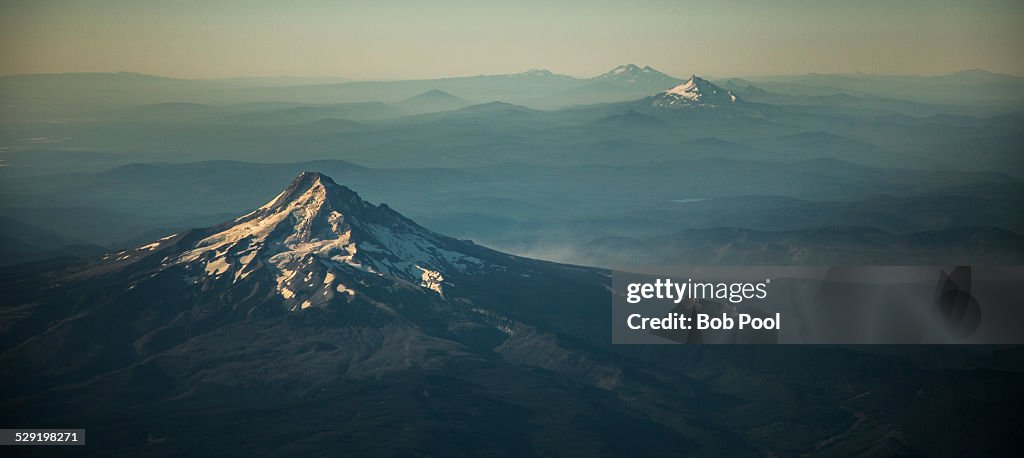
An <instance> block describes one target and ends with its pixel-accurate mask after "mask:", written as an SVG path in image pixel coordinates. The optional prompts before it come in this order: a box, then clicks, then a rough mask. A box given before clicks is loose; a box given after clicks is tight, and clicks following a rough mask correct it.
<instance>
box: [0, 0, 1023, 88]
mask: <svg viewBox="0 0 1024 458" xmlns="http://www.w3.org/2000/svg"><path fill="white" fill-rule="evenodd" d="M1022 55H1024V1H1020V0H1009V1H986V0H974V1H947V0H933V1H920V0H911V1H899V0H887V1H877V0H867V1H796V0H774V1H728V0H715V1H680V0H674V1H664V0H649V1H614V2H613V1H604V0H590V1H535V0H517V1H506V2H494V1H485V0H466V1H463V0H446V1H434V2H427V1H408V0H403V1H389V0H377V1H321V0H296V1H268V0H252V1H241V0H237V1H227V0H201V1H194V0H178V1H162V2H155V1H141V0H106V1H101V0H91V1H90V0H79V1H49V0H26V1H5V0H0V74H12V73H38V72H82V71H132V72H141V73H149V74H157V75H167V76H176V77H188V78H201V77H232V76H271V75H294V76H327V75H333V76H344V77H351V78H360V79H364V78H424V77H437V76H459V75H476V74H495V73H515V72H520V71H523V70H526V69H529V68H547V69H550V70H552V71H554V72H556V73H566V74H571V75H576V76H592V75H595V74H598V73H601V72H604V71H606V70H608V69H610V68H612V67H614V66H615V65H618V64H622V63H636V64H640V65H651V66H653V67H655V68H657V69H659V70H662V71H665V72H667V73H670V74H674V75H688V74H690V73H698V74H703V75H716V76H734V75H757V74H792V73H807V72H819V73H848V72H856V71H862V72H865V73H899V74H934V73H946V72H951V71H956V70H962V69H968V68H983V69H986V70H990V71H995V72H1001V73H1011V74H1016V75H1024V59H1022V58H1021V56H1022Z"/></svg>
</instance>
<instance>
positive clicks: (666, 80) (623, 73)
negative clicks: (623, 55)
mask: <svg viewBox="0 0 1024 458" xmlns="http://www.w3.org/2000/svg"><path fill="white" fill-rule="evenodd" d="M594 79H596V80H600V81H607V82H612V83H622V84H630V85H634V84H644V83H646V84H671V83H673V82H677V81H679V80H678V79H675V78H673V77H671V76H668V75H666V74H664V73H662V72H659V71H657V70H655V69H653V68H651V67H650V66H644V67H640V66H638V65H635V64H626V65H619V66H618V67H615V68H613V69H611V70H609V71H607V72H605V73H602V74H600V75H598V76H596V77H594Z"/></svg>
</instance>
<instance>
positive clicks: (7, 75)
mask: <svg viewBox="0 0 1024 458" xmlns="http://www.w3.org/2000/svg"><path fill="white" fill-rule="evenodd" d="M626 65H637V67H639V68H644V67H650V68H651V69H652V70H655V71H657V72H659V73H662V74H664V75H666V76H669V77H671V78H676V79H679V80H686V79H687V78H680V77H677V76H674V75H671V74H668V73H665V72H662V71H661V70H658V69H656V68H654V67H651V66H649V65H646V66H641V65H638V64H621V65H617V66H615V67H613V68H612V69H610V70H608V71H606V72H604V73H599V74H596V75H593V76H579V75H571V74H568V73H558V72H555V71H552V70H550V69H546V68H530V69H528V70H524V71H521V72H516V73H477V74H463V75H449V76H434V77H412V78H383V77H382V78H353V77H349V76H344V75H289V74H277V75H244V76H243V75H238V76H218V77H181V76H168V75H160V74H156V73H144V72H138V71H130V70H106V71H67V72H57V71H55V72H30V73H3V74H0V78H10V77H19V76H57V75H119V74H120V75H138V76H147V77H152V78H163V79H171V80H179V81H226V80H237V79H271V78H294V79H318V78H320V79H329V78H337V79H343V80H346V81H339V82H338V83H329V84H344V83H359V82H399V81H431V80H442V79H458V78H476V77H487V76H515V75H523V74H527V73H530V72H537V71H541V72H548V73H550V74H551V75H552V76H564V77H570V78H573V79H577V80H586V79H594V78H597V77H599V76H602V75H605V74H607V73H608V72H610V71H611V70H614V69H615V68H618V67H622V66H626ZM968 72H983V73H987V74H990V75H995V76H1008V77H1012V78H1024V75H1015V74H1012V73H1000V72H994V71H991V70H987V69H984V68H980V67H972V68H965V69H961V70H953V71H949V72H945V73H865V72H861V71H856V72H847V73H822V72H805V73H767V74H764V73H762V74H740V75H729V76H717V75H705V76H700V74H697V73H693V74H692V75H693V76H698V77H701V78H704V79H716V80H722V79H732V78H736V79H744V78H773V77H792V76H868V77H871V76H882V77H938V76H949V75H956V74H959V73H968Z"/></svg>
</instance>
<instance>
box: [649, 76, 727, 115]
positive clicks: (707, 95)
mask: <svg viewBox="0 0 1024 458" xmlns="http://www.w3.org/2000/svg"><path fill="white" fill-rule="evenodd" d="M738 101H739V99H738V98H737V97H736V95H735V94H733V93H732V91H727V90H725V89H722V88H720V87H718V86H716V85H714V84H712V83H711V82H710V81H708V80H706V79H703V78H700V77H698V76H696V75H693V76H691V77H690V79H688V80H686V82H684V83H682V84H680V85H677V86H675V87H672V88H670V89H668V90H666V91H663V92H661V93H658V94H656V95H655V96H654V97H653V100H652V103H651V105H652V106H654V107H661V108H692V107H720V106H729V105H733V104H735V103H737V102H738Z"/></svg>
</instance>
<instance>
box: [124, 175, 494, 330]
mask: <svg viewBox="0 0 1024 458" xmlns="http://www.w3.org/2000/svg"><path fill="white" fill-rule="evenodd" d="M467 245H472V244H471V243H470V242H463V241H459V240H455V239H451V238H448V237H444V236H441V235H439V234H436V233H434V232H432V231H430V230H428V229H426V228H423V227H422V226H419V225H417V224H416V223H414V222H412V221H411V220H409V219H406V218H405V217H403V216H402V215H400V214H398V213H397V212H395V211H393V210H391V209H390V208H388V207H387V206H385V205H379V206H375V205H372V204H370V203H368V202H366V201H364V200H363V199H361V198H360V197H359V195H358V194H356V193H355V192H354V191H352V190H351V189H349V188H347V187H345V186H341V185H339V184H337V183H335V182H334V181H333V180H331V179H330V178H329V177H327V176H324V175H322V174H319V173H315V172H303V173H301V174H299V175H298V177H296V178H295V180H294V181H292V183H291V184H290V185H289V186H288V187H287V188H286V189H285V190H284V191H283V192H281V193H280V194H278V195H277V197H275V198H274V199H272V200H271V201H270V202H267V203H266V204H265V205H263V206H261V207H260V208H258V209H256V210H255V211H253V212H251V213H249V214H247V215H244V216H242V217H239V218H237V219H235V220H233V221H230V222H228V223H225V224H222V225H220V226H217V227H213V228H209V229H201V230H196V231H192V232H189V233H187V234H185V235H182V236H178V237H175V238H169V239H164V240H160V241H157V242H154V243H153V244H150V245H146V246H145V247H142V248H140V249H138V250H136V251H137V252H143V253H145V252H159V254H161V255H163V256H164V257H163V261H162V263H161V269H172V268H183V269H185V270H186V271H188V272H189V273H188V274H187V275H186V276H185V279H186V281H189V282H192V283H199V282H206V283H211V282H212V283H230V284H238V283H243V282H246V281H259V280H253V279H272V280H273V288H274V290H275V291H276V293H277V294H279V295H280V296H281V299H282V300H284V301H285V303H286V305H288V306H289V308H290V309H292V310H297V309H304V308H308V307H311V306H320V305H325V304H327V303H329V302H331V301H332V300H337V299H338V298H340V299H345V300H348V299H349V298H351V297H353V296H355V295H356V294H358V291H359V286H358V284H359V283H365V282H366V279H367V278H374V277H377V278H379V277H384V278H387V279H390V280H392V281H397V282H399V283H405V284H409V285H415V286H419V287H421V288H423V289H424V290H427V291H429V292H432V293H436V294H437V295H440V296H441V297H444V289H443V288H444V285H445V284H446V281H447V280H446V278H447V277H449V276H450V275H451V274H462V273H466V272H468V271H472V270H475V269H479V268H480V267H482V266H483V264H484V263H483V261H481V260H480V259H478V258H476V257H474V256H472V255H469V254H466V253H465V252H464V251H465V250H464V249H465V248H466V246H467ZM164 248H166V250H164Z"/></svg>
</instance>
